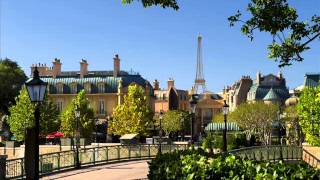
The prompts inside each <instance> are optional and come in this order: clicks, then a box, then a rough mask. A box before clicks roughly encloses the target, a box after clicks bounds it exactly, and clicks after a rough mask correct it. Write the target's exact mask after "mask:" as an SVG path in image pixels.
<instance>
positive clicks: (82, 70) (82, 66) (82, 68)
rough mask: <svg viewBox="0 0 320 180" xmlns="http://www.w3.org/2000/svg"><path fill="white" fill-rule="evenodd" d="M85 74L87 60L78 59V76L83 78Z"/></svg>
mask: <svg viewBox="0 0 320 180" xmlns="http://www.w3.org/2000/svg"><path fill="white" fill-rule="evenodd" d="M87 74H88V63H87V60H84V59H81V61H80V78H83V77H84V76H85V75H87Z"/></svg>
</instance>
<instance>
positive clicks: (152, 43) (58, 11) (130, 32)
mask: <svg viewBox="0 0 320 180" xmlns="http://www.w3.org/2000/svg"><path fill="white" fill-rule="evenodd" d="M0 1H1V57H2V58H4V57H8V58H11V59H14V60H16V61H17V62H18V63H19V65H20V66H21V67H22V68H23V69H24V70H25V71H26V73H27V74H28V75H29V74H30V68H29V67H30V66H31V64H33V63H37V62H41V63H46V64H47V65H51V62H52V60H53V59H54V58H55V57H57V58H60V59H61V61H62V63H63V66H62V68H63V70H78V69H79V66H80V65H79V61H80V59H82V58H84V59H87V60H88V62H89V70H110V69H112V67H113V64H112V63H113V61H112V57H113V56H114V54H119V56H120V58H121V68H122V69H123V70H130V69H133V70H134V71H137V72H139V73H140V74H142V75H143V76H144V77H145V78H146V79H148V80H149V81H153V80H154V79H158V80H159V81H160V86H161V87H164V86H166V80H167V79H168V78H170V77H172V78H174V79H175V84H176V86H177V87H178V88H180V89H190V88H191V86H192V85H193V82H194V78H195V71H196V52H197V44H196V43H197V35H198V33H199V32H200V33H201V34H202V36H203V61H204V76H205V79H206V81H207V87H208V89H209V90H210V91H213V92H219V91H221V89H222V88H223V87H224V86H225V85H231V84H232V83H233V82H234V81H236V80H238V79H239V78H240V77H241V76H242V75H250V76H251V77H253V78H255V74H256V72H257V71H261V73H262V74H269V73H277V72H278V70H279V68H278V67H277V64H276V63H275V62H273V61H272V60H269V59H268V58H267V50H266V47H267V44H268V43H270V42H271V37H270V36H268V35H267V34H263V33H258V32H257V33H256V36H255V39H254V41H253V42H250V40H249V39H247V38H246V37H245V36H243V35H242V34H241V33H240V30H239V26H236V27H233V28H230V27H229V24H228V21H227V18H228V16H230V15H233V14H234V13H235V12H236V10H238V9H240V10H243V9H244V8H245V6H246V4H247V2H248V1H247V0H241V1H240V0H239V1H234V0H189V1H186V0H185V1H182V0H180V1H179V3H180V10H179V11H174V10H171V9H161V8H160V7H152V8H147V9H145V8H143V7H142V6H141V5H140V4H139V3H137V2H136V3H134V4H132V5H122V4H121V1H120V0H46V1H44V0H28V1H19V0H0ZM290 2H292V5H294V6H295V7H297V9H298V12H299V14H300V16H301V19H304V20H305V19H307V18H310V17H311V16H312V15H313V14H318V15H319V14H320V1H319V0H308V1H293V0H292V1H290ZM319 49H320V41H319V40H317V41H315V42H313V43H312V49H311V50H309V51H308V52H306V53H304V54H303V56H304V57H305V61H304V62H302V63H296V64H294V65H293V66H291V67H287V68H285V69H283V73H284V76H285V78H286V79H287V86H289V87H290V88H293V87H296V86H298V85H300V84H302V83H303V79H304V77H303V76H304V74H305V73H306V72H320V55H319V52H320V51H319Z"/></svg>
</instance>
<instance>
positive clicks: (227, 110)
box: [222, 100, 229, 152]
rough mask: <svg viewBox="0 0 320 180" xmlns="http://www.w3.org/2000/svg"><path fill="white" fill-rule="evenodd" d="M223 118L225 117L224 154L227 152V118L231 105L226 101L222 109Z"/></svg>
mask: <svg viewBox="0 0 320 180" xmlns="http://www.w3.org/2000/svg"><path fill="white" fill-rule="evenodd" d="M222 111H223V116H224V129H223V152H227V116H228V113H229V105H228V104H227V101H226V100H224V105H223V107H222Z"/></svg>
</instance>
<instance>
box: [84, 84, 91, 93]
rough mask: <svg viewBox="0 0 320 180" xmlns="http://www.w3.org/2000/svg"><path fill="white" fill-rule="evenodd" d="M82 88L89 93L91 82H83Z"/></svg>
mask: <svg viewBox="0 0 320 180" xmlns="http://www.w3.org/2000/svg"><path fill="white" fill-rule="evenodd" d="M84 90H85V91H86V92H87V93H90V92H91V84H90V83H85V84H84Z"/></svg>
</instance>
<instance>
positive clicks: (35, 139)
mask: <svg viewBox="0 0 320 180" xmlns="http://www.w3.org/2000/svg"><path fill="white" fill-rule="evenodd" d="M25 86H26V87H27V91H28V94H29V97H30V100H31V102H33V103H35V104H36V109H35V111H34V119H35V126H34V127H32V128H31V129H27V131H26V136H25V138H26V139H25V172H26V179H36V180H37V179H39V128H40V103H41V102H43V100H44V95H45V92H46V88H47V83H46V82H44V81H42V80H41V79H40V77H39V71H38V69H37V67H35V69H34V71H33V77H32V78H30V79H28V80H27V81H26V83H25Z"/></svg>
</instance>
